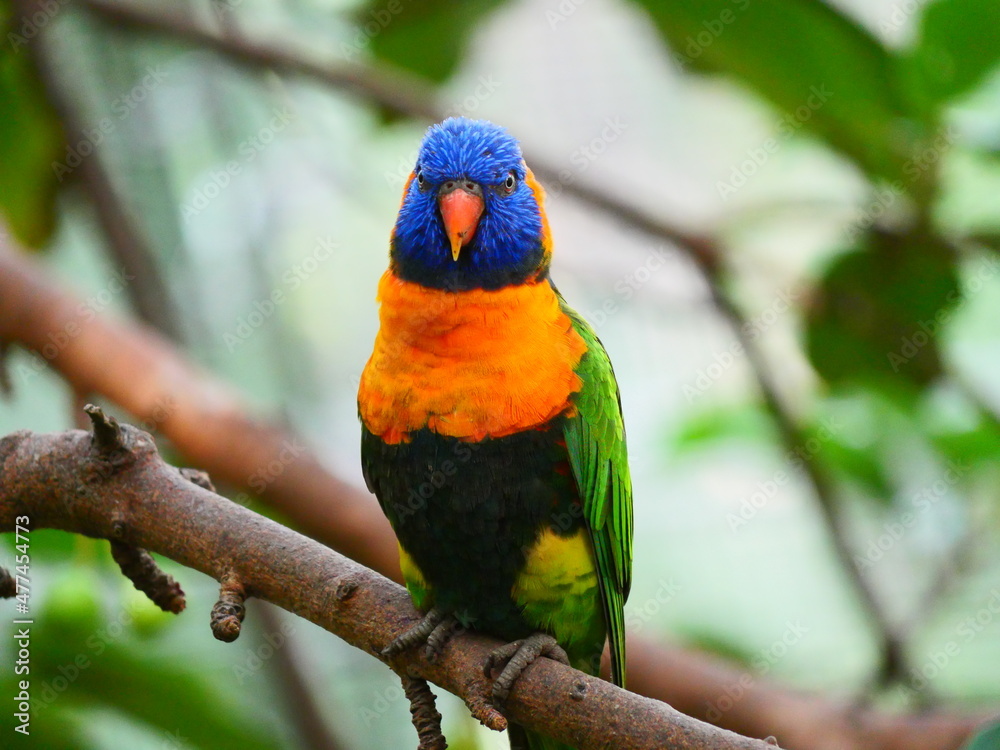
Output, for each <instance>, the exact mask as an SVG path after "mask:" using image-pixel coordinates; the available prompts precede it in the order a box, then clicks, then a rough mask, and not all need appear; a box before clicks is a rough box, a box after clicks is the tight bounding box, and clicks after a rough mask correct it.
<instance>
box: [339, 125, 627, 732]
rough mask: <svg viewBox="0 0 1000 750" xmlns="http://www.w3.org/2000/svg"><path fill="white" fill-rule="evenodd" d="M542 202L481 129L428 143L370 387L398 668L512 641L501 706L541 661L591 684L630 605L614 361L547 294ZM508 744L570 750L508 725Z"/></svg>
mask: <svg viewBox="0 0 1000 750" xmlns="http://www.w3.org/2000/svg"><path fill="white" fill-rule="evenodd" d="M542 204H543V189H542V187H541V185H540V184H539V183H538V181H537V180H536V179H535V178H534V176H533V175H532V173H531V170H530V169H528V167H527V166H526V165H525V163H524V161H523V159H522V157H521V149H520V147H519V145H518V143H517V141H516V140H515V139H514V138H513V137H512V136H510V135H509V134H508V133H507V132H506V131H505V130H504V129H503V128H500V127H498V126H496V125H493V124H492V123H489V122H485V121H481V120H480V121H477V120H469V119H466V118H451V119H448V120H445V121H444V122H442V123H440V124H438V125H435V126H433V127H431V128H430V129H429V130H428V132H427V135H426V137H425V138H424V141H423V144H422V145H421V148H420V152H419V155H418V157H417V164H416V166H415V168H414V170H413V172H412V173H411V174H410V177H409V179H408V181H407V183H406V187H405V188H404V189H403V201H402V206H401V207H400V211H399V216H398V219H397V221H396V225H395V228H394V229H393V232H392V237H391V241H390V263H389V269H388V270H387V271H386V272H385V274H384V275H383V276H382V279H381V281H380V282H379V290H378V299H379V302H380V311H379V319H380V328H379V332H378V336H377V337H376V339H375V348H374V352H373V354H372V356H371V359H370V360H369V361H368V364H367V366H366V367H365V370H364V373H363V375H362V376H361V384H360V388H359V392H358V408H359V414H360V417H361V422H362V439H361V456H362V465H363V470H364V475H365V481H366V482H367V484H368V488H369V489H370V490H371V491H372V492H373V493H375V495H376V497H377V498H378V501H379V503H380V504H381V506H382V510H383V511H384V512H385V514H386V516H387V517H388V519H389V521H390V523H391V524H392V528H393V530H394V531H395V533H396V537H397V538H398V540H399V554H400V563H401V567H402V570H403V575H404V577H405V580H406V586H407V589H408V590H409V592H410V595H411V596H412V598H413V602H414V605H415V606H416V607H417V609H419V610H421V611H422V612H424V613H425V615H426V616H425V618H424V620H423V621H422V622H421V623H420V624H419V625H417V626H415V627H414V628H413V629H412V630H411V631H409V632H408V633H405V634H404V635H402V636H401V637H400V638H398V639H397V641H396V642H395V643H394V644H392V645H391V646H390V647H389V649H387V651H388V652H389V653H392V652H399V651H401V650H403V649H405V648H409V647H412V646H415V645H418V644H419V643H422V642H426V643H427V645H428V647H429V648H431V649H432V651H433V649H435V648H440V646H441V645H442V644H443V642H444V640H445V639H446V638H447V636H448V634H450V632H452V630H453V629H454V627H455V624H456V623H458V624H459V625H461V626H464V627H468V628H471V629H474V630H478V631H482V632H485V633H489V634H492V635H494V636H497V637H499V638H502V639H504V640H506V641H509V642H510V645H508V646H507V647H505V648H502V649H498V650H497V651H496V652H494V654H493V655H492V656H491V658H490V663H489V664H488V665H487V667H486V668H487V672H488V673H490V670H491V669H492V667H493V666H499V665H502V664H505V665H506V666H505V667H504V668H503V669H502V670H501V673H500V675H499V677H497V679H496V681H495V683H494V688H493V696H494V699H495V701H496V702H497V703H499V704H502V702H503V701H504V700H505V698H506V696H507V694H508V693H509V691H510V689H511V686H512V685H513V683H514V682H515V681H516V679H517V677H518V676H519V675H520V673H521V671H523V669H524V668H525V667H526V666H527V665H528V664H530V663H531V661H532V660H533V659H534V658H537V657H538V656H539V655H546V656H550V657H552V658H557V659H560V660H562V661H565V662H567V663H569V664H572V665H573V666H575V667H577V668H578V669H582V670H584V671H586V672H588V673H590V674H596V673H597V671H598V668H599V666H600V660H601V654H602V652H603V650H604V643H605V639H606V638H607V639H609V640H610V651H611V677H612V680H613V681H614V682H615V683H616V684H618V685H624V682H625V626H624V616H623V612H622V607H623V606H624V603H625V600H626V598H627V597H628V592H629V586H630V583H631V568H632V488H631V480H630V478H629V470H628V461H627V456H626V450H625V428H624V425H623V423H622V414H621V403H620V400H619V395H618V385H617V383H616V382H615V376H614V372H613V371H612V368H611V362H610V361H609V359H608V355H607V353H606V352H605V351H604V347H603V346H602V344H601V342H600V341H599V340H598V338H597V336H596V335H595V334H594V332H593V331H592V330H591V328H590V326H588V325H587V323H586V322H585V321H584V320H583V319H582V318H581V317H580V316H579V315H578V314H577V313H576V312H574V311H573V310H572V309H571V308H570V307H569V306H568V305H567V304H566V302H565V301H564V300H563V298H562V297H561V296H560V294H559V292H558V291H557V290H556V288H555V286H554V285H553V283H552V281H551V280H550V278H549V263H550V259H551V255H552V238H551V235H550V232H549V224H548V220H547V218H546V215H545V211H544V209H543V205H542ZM510 737H511V746H512V747H514V748H530V749H531V750H542V749H543V748H544V749H546V750H554V749H555V748H562V747H564V746H563V745H559V744H558V743H555V742H554V741H552V740H549V739H546V738H544V737H540V736H538V735H536V734H533V733H529V732H526V731H524V730H523V729H521V728H520V727H516V726H512V728H511V732H510Z"/></svg>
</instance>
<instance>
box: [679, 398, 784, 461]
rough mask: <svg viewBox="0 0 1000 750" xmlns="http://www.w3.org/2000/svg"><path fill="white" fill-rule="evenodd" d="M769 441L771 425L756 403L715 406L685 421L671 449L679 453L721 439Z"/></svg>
mask: <svg viewBox="0 0 1000 750" xmlns="http://www.w3.org/2000/svg"><path fill="white" fill-rule="evenodd" d="M773 438H774V427H773V424H772V422H771V420H769V419H768V418H767V416H766V415H765V414H764V412H762V411H761V410H760V409H759V408H758V407H757V405H756V404H747V405H744V406H741V407H718V408H710V409H707V410H705V411H702V412H699V413H698V414H695V415H694V416H693V417H691V418H690V419H688V420H687V421H686V422H685V423H684V424H683V425H682V426H681V428H680V431H679V432H678V433H677V435H676V437H675V438H674V439H673V449H674V451H675V452H676V453H677V454H683V453H687V452H690V451H693V450H700V449H702V448H705V447H707V446H710V445H712V444H713V443H718V442H721V441H724V440H742V441H747V442H759V441H761V440H764V441H766V440H771V439H773Z"/></svg>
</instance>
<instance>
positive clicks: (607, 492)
mask: <svg viewBox="0 0 1000 750" xmlns="http://www.w3.org/2000/svg"><path fill="white" fill-rule="evenodd" d="M560 303H561V306H562V309H563V310H564V312H565V313H566V314H567V315H568V316H569V317H570V319H571V320H572V322H573V327H574V328H575V329H576V332H577V333H579V334H580V336H581V337H582V338H583V340H584V341H585V342H586V344H587V350H588V351H587V353H586V354H584V355H583V358H582V359H581V360H580V363H579V365H577V368H576V373H577V375H579V377H580V379H581V380H582V381H583V387H582V388H581V390H580V392H579V393H578V394H577V395H576V397H575V402H574V403H575V406H576V414H575V415H574V416H572V417H570V418H569V419H568V420H567V422H566V427H565V435H566V448H567V449H568V451H569V459H570V465H571V466H572V467H573V476H574V478H575V479H576V484H577V488H578V489H579V492H580V498H581V500H582V502H583V512H584V517H585V518H586V520H587V525H588V527H589V529H590V536H591V540H592V541H593V545H594V555H595V557H596V558H597V577H598V581H599V582H600V588H601V601H602V604H603V606H604V614H605V619H606V621H607V623H608V639H609V641H610V643H611V679H612V681H613V682H614V683H615V684H616V685H619V686H621V687H624V686H625V614H624V610H623V608H624V606H625V600H626V599H628V592H629V588H630V587H631V585H632V479H631V477H630V476H629V471H628V454H627V451H626V449H625V423H624V422H623V421H622V407H621V398H620V396H619V393H618V383H617V381H616V380H615V373H614V370H613V369H612V367H611V360H610V359H608V354H607V352H606V351H604V345H603V344H601V341H600V339H598V338H597V334H595V333H594V332H593V331H592V330H591V328H590V326H589V325H588V324H587V322H586V321H585V320H584V319H583V318H581V317H580V316H579V315H578V314H577V313H576V312H575V311H574V310H572V309H570V308H569V307H568V306H567V305H566V303H565V301H564V300H563V299H562V298H561V297H560Z"/></svg>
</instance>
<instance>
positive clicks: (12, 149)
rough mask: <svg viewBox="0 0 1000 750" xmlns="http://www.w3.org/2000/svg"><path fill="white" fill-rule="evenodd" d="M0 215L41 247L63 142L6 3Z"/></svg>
mask: <svg viewBox="0 0 1000 750" xmlns="http://www.w3.org/2000/svg"><path fill="white" fill-rule="evenodd" d="M0 37H2V38H3V40H4V43H3V44H2V45H0V104H2V107H3V109H2V116H0V210H2V211H3V214H4V216H5V217H6V219H7V223H8V224H9V226H10V227H11V229H12V230H13V232H14V234H15V235H16V236H17V238H18V239H19V240H20V241H21V242H23V243H24V244H26V245H28V246H29V247H38V246H40V245H42V244H43V243H44V242H45V241H46V240H48V238H49V236H50V235H51V234H52V230H53V227H54V226H55V199H56V189H57V187H58V182H57V180H56V176H55V172H54V171H53V165H54V164H55V162H56V161H57V160H58V159H59V158H60V157H61V156H62V149H63V148H64V145H65V144H64V142H63V137H62V130H61V128H60V126H59V120H58V118H57V117H56V114H55V111H54V110H53V109H52V107H51V105H50V104H49V103H48V100H47V99H46V98H45V94H44V91H43V89H42V86H41V81H40V80H39V79H38V72H37V71H36V70H35V68H34V66H33V64H32V60H31V55H29V54H27V51H26V47H27V45H28V42H27V40H25V39H24V38H23V37H21V35H20V33H19V29H18V27H17V24H16V23H15V21H14V17H13V12H12V9H11V7H10V4H9V3H8V2H0Z"/></svg>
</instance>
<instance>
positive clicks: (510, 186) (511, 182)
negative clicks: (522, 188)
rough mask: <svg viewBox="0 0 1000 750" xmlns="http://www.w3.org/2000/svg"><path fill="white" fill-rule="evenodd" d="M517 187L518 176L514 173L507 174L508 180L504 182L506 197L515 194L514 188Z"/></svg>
mask: <svg viewBox="0 0 1000 750" xmlns="http://www.w3.org/2000/svg"><path fill="white" fill-rule="evenodd" d="M516 186H517V175H515V174H514V172H513V171H511V172H508V173H507V179H506V180H504V181H503V192H504V194H505V195H510V194H511V193H513V192H514V188H515V187H516Z"/></svg>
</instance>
